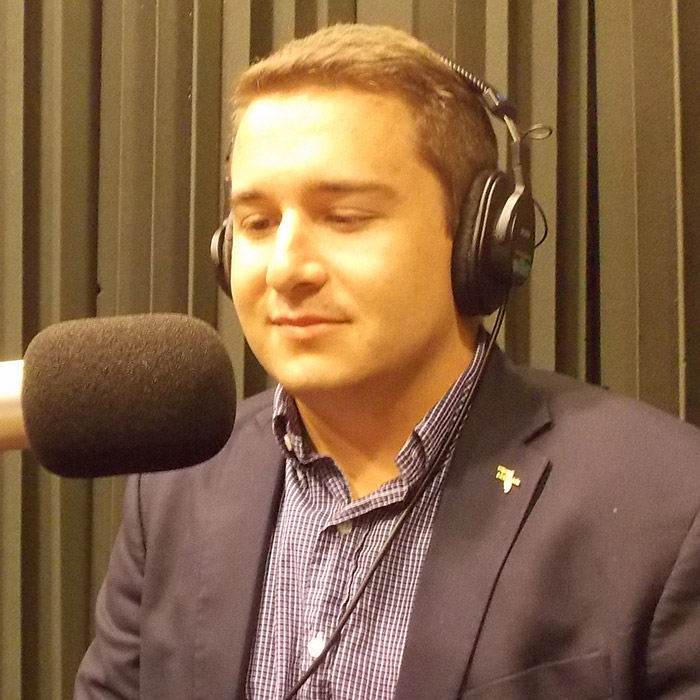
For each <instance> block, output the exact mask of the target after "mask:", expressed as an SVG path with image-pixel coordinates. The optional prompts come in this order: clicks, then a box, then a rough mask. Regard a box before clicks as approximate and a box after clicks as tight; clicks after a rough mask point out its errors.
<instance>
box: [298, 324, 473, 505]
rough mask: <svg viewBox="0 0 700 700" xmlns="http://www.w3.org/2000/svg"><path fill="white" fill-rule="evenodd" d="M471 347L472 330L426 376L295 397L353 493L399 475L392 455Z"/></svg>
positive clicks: (323, 451) (317, 444) (315, 439)
mask: <svg viewBox="0 0 700 700" xmlns="http://www.w3.org/2000/svg"><path fill="white" fill-rule="evenodd" d="M475 348H476V335H475V336H474V338H473V339H472V342H470V343H469V344H468V346H466V347H463V348H461V352H460V353H459V354H457V353H456V354H455V355H454V357H453V358H452V360H451V362H446V363H444V364H442V365H441V366H440V368H439V370H435V368H434V367H433V369H432V371H431V373H430V374H429V376H427V377H426V378H425V380H424V381H415V382H406V381H405V378H398V379H397V380H396V381H395V382H393V383H392V382H391V381H390V380H389V381H385V382H380V381H376V382H373V383H372V386H371V387H367V386H363V387H347V388H342V389H334V390H333V391H328V392H316V393H314V394H313V395H304V396H296V397H295V398H296V403H297V407H298V409H299V414H300V415H301V418H302V420H303V422H304V426H305V428H306V431H307V433H308V435H309V438H310V439H311V441H312V442H313V445H314V447H315V449H316V450H317V451H318V452H319V453H321V454H325V455H328V456H330V457H332V458H333V459H334V461H335V462H336V464H337V465H338V467H339V469H340V470H341V472H342V473H343V475H344V477H345V479H346V481H347V482H348V485H349V487H350V491H351V495H352V497H353V498H360V497H362V496H364V495H366V494H368V493H371V492H373V491H375V490H376V489H377V488H378V487H379V486H381V485H382V484H384V483H386V482H388V481H390V480H392V479H394V478H396V477H397V476H399V470H398V467H397V465H396V456H397V455H398V453H399V452H400V450H401V448H402V447H403V446H404V444H405V443H406V440H407V439H408V438H409V436H410V434H411V432H412V430H413V429H414V427H415V426H416V424H417V423H418V422H419V421H420V420H421V419H422V418H423V417H424V416H425V415H426V413H428V411H429V410H430V409H431V408H432V407H433V406H434V405H435V404H436V403H437V402H438V401H439V400H440V399H441V398H442V396H443V395H444V394H445V393H446V392H447V391H448V389H449V388H450V387H451V386H452V384H454V382H455V381H456V380H457V378H458V377H459V376H460V375H461V373H462V372H463V371H464V370H465V369H466V368H467V367H468V366H469V363H470V362H471V360H472V358H473V356H474V351H475ZM418 376H420V375H418Z"/></svg>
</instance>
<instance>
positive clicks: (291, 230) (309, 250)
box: [266, 210, 326, 295]
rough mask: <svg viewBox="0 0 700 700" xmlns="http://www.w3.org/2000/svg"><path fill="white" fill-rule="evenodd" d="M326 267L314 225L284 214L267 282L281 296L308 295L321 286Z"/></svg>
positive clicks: (289, 214)
mask: <svg viewBox="0 0 700 700" xmlns="http://www.w3.org/2000/svg"><path fill="white" fill-rule="evenodd" d="M325 281H326V267H325V265H324V263H323V261H322V259H321V257H320V255H319V251H318V245H317V241H316V240H315V238H314V231H313V224H312V223H310V222H305V221H304V220H303V218H302V217H301V216H300V214H299V213H298V212H296V211H293V210H290V211H285V212H284V213H283V215H282V218H281V220H280V223H279V226H278V227H277V232H276V235H275V238H274V242H273V245H272V250H271V253H270V258H269V260H268V265H267V275H266V282H267V284H268V286H269V287H272V288H273V289H275V291H277V292H278V293H280V294H285V295H289V294H290V293H292V292H299V291H302V292H305V293H308V292H310V291H313V290H315V289H318V288H320V287H322V286H323V285H324V283H325Z"/></svg>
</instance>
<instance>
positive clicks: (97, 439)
mask: <svg viewBox="0 0 700 700" xmlns="http://www.w3.org/2000/svg"><path fill="white" fill-rule="evenodd" d="M235 415H236V387H235V379H234V375H233V368H232V366H231V360H230V358H229V356H228V353H227V352H226V349H225V347H224V345H223V343H222V342H221V339H220V338H219V336H218V334H217V333H216V331H215V330H214V329H213V328H212V327H211V326H209V325H208V324H207V323H205V322H204V321H201V320H199V319H195V318H192V317H189V316H184V315H181V314H141V315H133V316H113V317H106V318H91V319H82V320H76V321H64V322H62V323H57V324H54V325H52V326H49V327H48V328H46V329H44V330H43V331H41V332H40V333H38V334H37V335H36V336H35V337H34V339H33V340H32V341H31V342H30V344H29V347H28V348H27V351H26V353H25V355H24V360H19V361H14V362H2V363H0V449H23V448H26V447H29V448H30V449H31V450H32V451H33V452H34V454H35V455H36V456H37V458H38V460H39V462H40V463H41V464H42V465H43V466H44V467H46V469H48V470H49V471H51V472H53V473H54V474H57V475H58V476H64V477H82V478H90V477H99V476H113V475H116V474H131V473H139V472H155V471H164V470H169V469H180V468H183V467H189V466H192V465H195V464H199V463H200V462H204V461H206V460H207V459H209V458H211V457H213V456H214V455H215V454H217V452H219V451H220V450H221V448H222V447H223V446H224V444H225V443H226V441H227V440H228V438H229V436H230V435H231V431H232V429H233V423H234V420H235Z"/></svg>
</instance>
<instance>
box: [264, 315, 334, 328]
mask: <svg viewBox="0 0 700 700" xmlns="http://www.w3.org/2000/svg"><path fill="white" fill-rule="evenodd" d="M270 320H271V323H272V325H273V326H291V327H293V328H306V327H308V326H317V325H321V324H327V323H340V321H339V320H338V319H335V318H331V317H328V316H316V315H304V316H273V317H272V318H271V319H270Z"/></svg>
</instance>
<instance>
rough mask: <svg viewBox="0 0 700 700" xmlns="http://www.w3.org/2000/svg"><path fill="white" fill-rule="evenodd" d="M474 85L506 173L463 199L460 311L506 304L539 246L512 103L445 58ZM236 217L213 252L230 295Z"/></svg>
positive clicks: (480, 179)
mask: <svg viewBox="0 0 700 700" xmlns="http://www.w3.org/2000/svg"><path fill="white" fill-rule="evenodd" d="M443 60H444V61H445V63H446V64H447V65H449V66H450V68H452V69H453V70H454V71H456V72H457V73H458V74H459V75H460V76H461V77H462V78H463V79H464V80H465V82H466V83H467V85H468V86H469V88H471V89H472V90H474V91H475V92H476V93H477V94H478V95H479V97H480V98H481V101H482V103H483V105H484V107H485V108H486V110H487V111H488V112H489V113H490V114H492V115H493V116H494V117H496V118H498V119H500V120H502V121H503V122H504V123H505V125H506V126H507V128H508V133H509V135H510V147H509V148H510V164H509V169H508V171H507V172H503V171H501V170H498V169H496V170H486V171H482V172H479V173H477V175H476V177H475V178H474V181H473V183H472V185H471V188H470V191H469V193H468V195H467V197H466V198H465V201H464V204H463V205H462V210H461V212H460V217H459V224H458V226H457V230H456V232H455V240H454V245H453V250H452V290H453V295H454V299H455V304H456V306H457V309H458V311H459V312H460V313H461V314H463V315H465V316H484V315H487V314H490V313H491V312H493V311H495V310H496V309H497V308H498V307H499V306H502V305H503V304H504V303H505V301H506V300H507V298H508V293H509V291H510V289H511V288H512V287H515V286H518V285H521V284H523V283H524V282H525V281H526V280H527V278H528V277H529V275H530V269H531V267H532V261H533V257H534V250H535V202H534V200H533V198H532V194H531V193H530V188H529V187H528V186H527V183H526V182H525V180H524V176H523V171H522V164H521V162H520V144H521V141H522V137H521V135H520V132H519V131H518V127H517V125H516V111H515V108H514V106H513V105H512V104H511V103H510V102H509V101H508V100H507V99H506V98H505V97H504V96H503V95H501V94H499V93H498V91H497V90H496V89H495V88H493V87H492V86H491V85H489V84H488V83H485V82H484V81H482V80H480V79H479V78H477V77H476V76H474V75H472V74H471V73H469V72H468V71H466V70H464V69H463V68H462V67H460V66H458V65H457V64H455V63H453V62H452V61H450V60H448V59H443ZM232 234H233V231H232V222H231V218H230V216H227V217H226V218H225V219H224V222H223V224H222V225H221V226H220V227H219V229H218V230H217V231H216V232H215V233H214V235H213V237H212V241H211V257H212V262H213V263H214V266H215V268H216V275H217V279H218V282H219V284H220V286H221V288H222V289H223V290H224V291H225V292H226V294H227V295H228V296H231V245H232Z"/></svg>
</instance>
